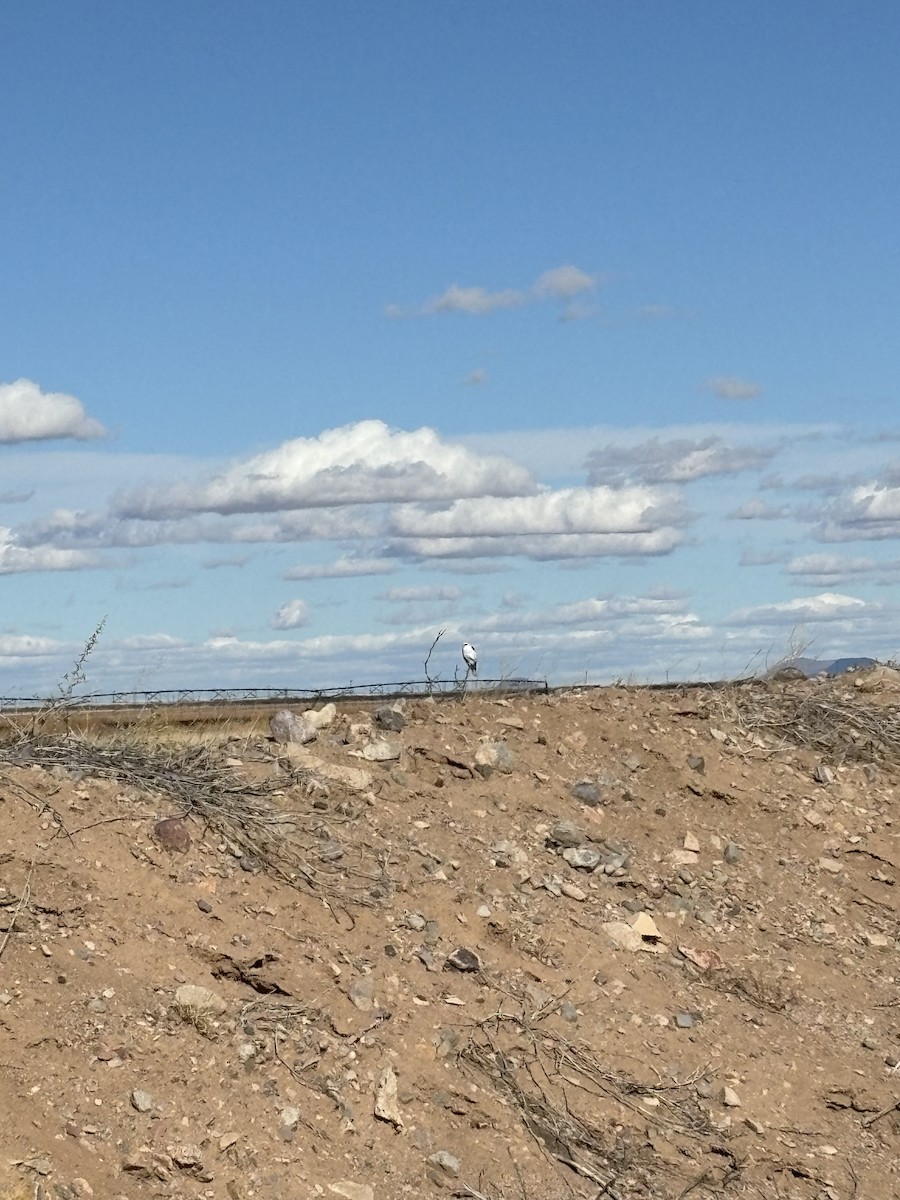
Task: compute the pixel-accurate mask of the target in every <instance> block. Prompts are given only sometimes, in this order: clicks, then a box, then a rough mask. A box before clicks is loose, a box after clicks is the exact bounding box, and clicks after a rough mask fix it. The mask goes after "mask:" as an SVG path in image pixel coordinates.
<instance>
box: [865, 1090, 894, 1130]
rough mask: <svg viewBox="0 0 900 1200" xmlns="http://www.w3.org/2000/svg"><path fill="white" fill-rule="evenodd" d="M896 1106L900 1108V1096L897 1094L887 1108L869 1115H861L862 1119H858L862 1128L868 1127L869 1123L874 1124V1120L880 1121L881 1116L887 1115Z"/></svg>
mask: <svg viewBox="0 0 900 1200" xmlns="http://www.w3.org/2000/svg"><path fill="white" fill-rule="evenodd" d="M898 1108H900V1096H898V1097H897V1099H896V1100H894V1101H893V1103H892V1104H889V1105H888V1106H887V1108H883V1109H882V1110H881V1112H877V1113H872V1115H871V1116H870V1117H863V1119H862V1120H861V1121H860V1125H862V1127H863V1129H868V1128H869V1126H870V1125H874V1124H875V1122H876V1121H880V1120H881V1118H882V1117H887V1116H889V1115H890V1114H891V1113H892V1112H896V1111H897V1109H898Z"/></svg>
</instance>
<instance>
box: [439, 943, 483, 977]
mask: <svg viewBox="0 0 900 1200" xmlns="http://www.w3.org/2000/svg"><path fill="white" fill-rule="evenodd" d="M444 965H445V966H447V967H452V968H453V970H454V971H463V972H467V973H468V972H472V971H480V970H481V959H480V958H479V957H478V955H477V954H476V953H475V951H474V950H468V949H466V947H465V946H458V947H457V948H456V949H455V950H454V951H453V952H452V954H448V955H447V959H446V962H445V964H444Z"/></svg>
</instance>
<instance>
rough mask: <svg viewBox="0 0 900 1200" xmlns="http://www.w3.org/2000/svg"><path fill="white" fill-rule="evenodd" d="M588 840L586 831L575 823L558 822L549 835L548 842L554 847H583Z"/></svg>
mask: <svg viewBox="0 0 900 1200" xmlns="http://www.w3.org/2000/svg"><path fill="white" fill-rule="evenodd" d="M586 840H587V837H586V834H585V832H584V830H583V829H582V828H581V826H580V825H576V823H575V822H574V821H557V822H556V824H555V825H554V826H553V827H552V828H551V830H550V832H549V833H548V834H547V841H548V842H551V843H552V844H553V845H554V846H581V845H583V844H584V842H585V841H586Z"/></svg>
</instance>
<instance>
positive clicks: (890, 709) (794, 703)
mask: <svg viewBox="0 0 900 1200" xmlns="http://www.w3.org/2000/svg"><path fill="white" fill-rule="evenodd" d="M722 712H723V715H724V716H726V717H728V718H730V719H731V720H732V721H733V722H734V724H735V725H736V726H737V728H738V730H739V731H740V733H743V734H744V735H745V736H746V737H747V738H748V740H749V741H750V742H751V744H752V745H753V746H754V747H755V748H757V749H764V750H767V752H769V753H771V752H773V751H777V750H779V749H784V748H786V747H788V746H803V747H807V748H809V749H812V750H816V751H817V752H818V753H820V754H824V755H827V756H828V757H830V758H831V759H832V760H833V761H834V762H835V763H836V764H838V765H839V764H840V763H843V762H845V761H846V760H848V759H849V760H856V761H862V762H884V763H900V706H897V705H893V704H885V703H878V702H877V701H874V700H869V699H865V698H863V697H862V696H853V697H851V698H845V697H842V696H840V695H834V694H833V693H830V692H829V691H827V690H826V691H822V692H819V691H817V692H816V693H814V694H813V693H808V692H807V693H802V692H797V691H794V690H787V691H783V692H776V691H774V690H773V689H771V688H760V687H753V688H733V689H730V690H729V691H727V692H725V693H723V694H722Z"/></svg>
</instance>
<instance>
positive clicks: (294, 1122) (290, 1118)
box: [280, 1104, 300, 1130]
mask: <svg viewBox="0 0 900 1200" xmlns="http://www.w3.org/2000/svg"><path fill="white" fill-rule="evenodd" d="M280 1115H281V1123H282V1125H284V1126H285V1127H286V1128H287V1129H291V1130H294V1129H296V1128H297V1126H298V1125H299V1124H300V1109H299V1108H296V1107H295V1106H294V1105H293V1104H287V1105H285V1107H284V1108H283V1109H282V1110H281V1114H280Z"/></svg>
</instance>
